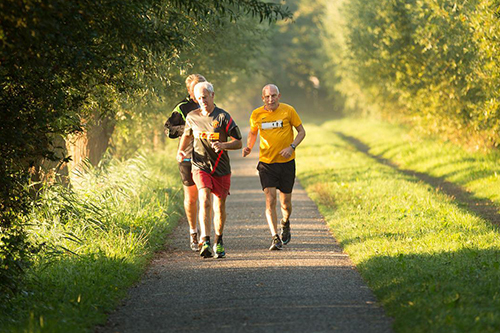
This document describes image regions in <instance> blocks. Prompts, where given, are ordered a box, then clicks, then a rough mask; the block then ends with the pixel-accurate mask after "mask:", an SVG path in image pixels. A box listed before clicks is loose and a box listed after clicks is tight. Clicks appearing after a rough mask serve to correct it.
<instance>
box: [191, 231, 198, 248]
mask: <svg viewBox="0 0 500 333" xmlns="http://www.w3.org/2000/svg"><path fill="white" fill-rule="evenodd" d="M190 246H191V250H193V251H195V252H198V251H199V250H200V244H199V243H198V234H197V233H196V232H194V233H192V234H191V243H190Z"/></svg>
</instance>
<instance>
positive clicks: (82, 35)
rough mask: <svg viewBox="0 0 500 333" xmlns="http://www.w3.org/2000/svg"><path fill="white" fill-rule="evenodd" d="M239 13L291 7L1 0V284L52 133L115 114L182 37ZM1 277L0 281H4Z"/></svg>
mask: <svg viewBox="0 0 500 333" xmlns="http://www.w3.org/2000/svg"><path fill="white" fill-rule="evenodd" d="M243 14H246V15H250V16H254V17H258V18H259V19H260V20H269V21H275V20H277V19H279V18H286V17H289V16H290V13H289V12H288V11H287V10H285V9H284V8H283V7H282V6H280V5H276V4H269V3H265V2H262V1H258V0H241V1H235V0H221V1H217V0H207V1H194V0H163V1H162V0H144V1H138V2H134V1H125V2H123V1H115V0H84V1H76V2H75V1H65V0H5V1H2V2H0V62H1V65H0V74H1V78H2V80H1V82H0V87H1V89H0V109H1V110H2V113H1V116H0V153H1V160H0V197H1V203H0V218H1V220H0V245H1V247H0V281H2V283H0V287H1V288H2V291H4V289H6V290H13V289H14V287H15V283H14V281H16V279H17V277H19V276H20V274H21V272H22V269H23V263H25V262H26V258H27V256H28V255H29V252H30V251H31V248H30V246H29V244H28V243H27V242H26V239H25V237H24V234H23V228H22V220H23V216H25V214H26V212H27V209H28V203H29V200H30V196H29V191H28V188H27V186H28V184H29V179H30V169H31V170H32V171H36V170H34V168H35V167H36V166H38V165H39V164H40V161H41V160H42V159H48V160H68V156H57V155H56V153H55V151H56V148H57V142H58V140H57V138H59V137H61V136H63V137H65V136H67V135H68V134H71V133H77V132H81V131H82V130H83V128H84V125H85V124H91V123H92V122H91V120H92V119H97V121H99V120H101V119H106V118H109V119H113V118H114V114H115V113H116V111H117V110H118V108H117V105H119V104H120V103H119V101H120V100H125V99H130V98H132V99H133V98H139V97H142V96H145V95H146V94H151V93H153V94H154V93H157V92H158V91H159V90H161V89H167V88H168V87H169V77H168V75H167V73H169V68H170V66H171V65H172V64H175V63H176V61H177V60H176V59H178V57H179V54H180V53H181V52H182V50H183V49H185V48H188V47H190V46H191V40H190V38H191V37H192V36H196V35H199V34H201V33H205V32H207V29H208V28H210V27H211V26H216V25H217V22H218V20H221V21H222V20H225V19H227V18H229V19H230V20H232V21H237V20H238V19H239V18H240V16H241V15H243ZM3 281H8V283H5V284H4V283H3Z"/></svg>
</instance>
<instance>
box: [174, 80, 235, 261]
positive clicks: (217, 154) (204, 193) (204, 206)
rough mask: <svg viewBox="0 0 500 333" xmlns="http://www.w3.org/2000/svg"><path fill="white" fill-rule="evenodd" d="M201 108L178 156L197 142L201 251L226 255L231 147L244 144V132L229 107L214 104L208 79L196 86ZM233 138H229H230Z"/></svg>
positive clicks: (192, 117) (190, 121) (195, 162)
mask: <svg viewBox="0 0 500 333" xmlns="http://www.w3.org/2000/svg"><path fill="white" fill-rule="evenodd" d="M194 93H195V97H196V100H197V101H198V103H199V105H200V109H198V110H194V111H191V112H190V113H189V114H188V116H187V119H186V128H185V130H184V134H183V135H182V138H181V143H180V145H179V150H178V152H177V160H178V161H182V160H183V159H184V158H185V156H186V153H185V151H184V149H185V148H186V147H187V146H188V144H189V142H191V140H193V139H194V142H193V148H194V149H193V157H192V164H193V180H194V182H195V183H196V186H197V187H198V192H199V195H198V198H199V200H200V210H199V221H200V227H201V235H202V241H203V244H202V247H201V250H200V255H201V256H202V257H204V258H208V257H212V256H213V253H215V257H216V258H222V257H224V256H225V254H226V252H225V249H224V246H223V242H222V233H223V231H224V224H225V222H226V197H227V195H228V194H229V188H230V186H231V167H230V163H229V155H228V153H227V150H233V149H240V148H241V145H242V143H241V133H240V130H239V128H238V126H237V125H236V124H235V123H234V121H233V119H232V118H231V116H230V115H229V113H227V112H226V111H224V110H222V109H220V108H218V107H216V106H215V104H214V95H215V94H214V90H213V86H212V84H210V83H208V82H201V83H198V84H197V85H196V86H195V88H194ZM228 140H229V141H228ZM211 194H214V196H213V200H214V203H213V209H214V229H215V242H214V243H215V244H214V247H213V251H212V248H211V244H210V228H211V221H210V219H211V218H210V216H211V206H212V195H211Z"/></svg>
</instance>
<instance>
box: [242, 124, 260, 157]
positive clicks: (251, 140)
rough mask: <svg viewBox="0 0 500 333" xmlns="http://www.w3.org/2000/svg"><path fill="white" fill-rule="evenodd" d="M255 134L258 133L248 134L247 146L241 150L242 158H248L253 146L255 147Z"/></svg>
mask: <svg viewBox="0 0 500 333" xmlns="http://www.w3.org/2000/svg"><path fill="white" fill-rule="evenodd" d="M257 133H258V131H256V132H252V131H251V130H250V132H248V138H247V146H246V147H245V148H243V152H242V155H243V157H246V156H248V154H250V153H251V152H252V149H253V146H254V145H255V141H257Z"/></svg>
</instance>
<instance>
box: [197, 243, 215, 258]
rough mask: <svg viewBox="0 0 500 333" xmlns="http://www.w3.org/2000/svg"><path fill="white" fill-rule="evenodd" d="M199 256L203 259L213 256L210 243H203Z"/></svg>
mask: <svg viewBox="0 0 500 333" xmlns="http://www.w3.org/2000/svg"><path fill="white" fill-rule="evenodd" d="M200 256H201V257H203V258H211V257H213V256H214V255H213V253H212V247H211V246H210V242H208V241H205V242H204V243H203V245H202V246H201V250H200Z"/></svg>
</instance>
